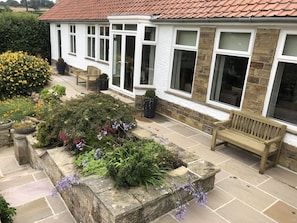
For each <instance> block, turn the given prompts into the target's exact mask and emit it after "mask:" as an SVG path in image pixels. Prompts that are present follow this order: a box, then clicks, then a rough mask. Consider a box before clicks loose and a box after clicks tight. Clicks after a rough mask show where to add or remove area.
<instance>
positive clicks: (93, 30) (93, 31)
mask: <svg viewBox="0 0 297 223" xmlns="http://www.w3.org/2000/svg"><path fill="white" fill-rule="evenodd" d="M92 34H93V35H95V26H92Z"/></svg>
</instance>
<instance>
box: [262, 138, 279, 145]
mask: <svg viewBox="0 0 297 223" xmlns="http://www.w3.org/2000/svg"><path fill="white" fill-rule="evenodd" d="M281 140H282V136H277V137H274V138H272V139H269V140H265V141H264V144H265V145H271V144H272V143H276V142H280V141H281Z"/></svg>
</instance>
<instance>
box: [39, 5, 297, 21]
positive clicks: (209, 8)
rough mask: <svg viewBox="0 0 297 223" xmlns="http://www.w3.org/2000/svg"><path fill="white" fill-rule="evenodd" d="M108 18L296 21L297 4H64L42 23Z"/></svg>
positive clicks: (44, 15) (49, 14) (55, 8)
mask: <svg viewBox="0 0 297 223" xmlns="http://www.w3.org/2000/svg"><path fill="white" fill-rule="evenodd" d="M109 15H156V16H157V17H156V18H157V20H164V19H167V20H171V19H172V20H179V19H189V20H191V19H201V20H203V19H220V20H225V19H232V18H249V19H251V18H276V19H281V18H288V17H290V18H291V17H297V0H83V1H82V0H61V1H60V2H59V3H57V4H56V5H55V6H54V7H52V8H51V9H50V10H49V11H47V12H46V13H44V14H43V15H42V16H41V17H40V19H41V20H46V21H71V20H72V21H84V20H107V17H108V16H109Z"/></svg>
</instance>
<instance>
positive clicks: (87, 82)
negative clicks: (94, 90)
mask: <svg viewBox="0 0 297 223" xmlns="http://www.w3.org/2000/svg"><path fill="white" fill-rule="evenodd" d="M86 88H87V90H89V77H88V78H87V80H86Z"/></svg>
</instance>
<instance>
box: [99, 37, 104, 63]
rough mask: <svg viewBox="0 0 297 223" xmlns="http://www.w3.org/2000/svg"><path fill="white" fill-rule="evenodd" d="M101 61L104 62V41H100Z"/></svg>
mask: <svg viewBox="0 0 297 223" xmlns="http://www.w3.org/2000/svg"><path fill="white" fill-rule="evenodd" d="M100 60H104V39H100Z"/></svg>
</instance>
